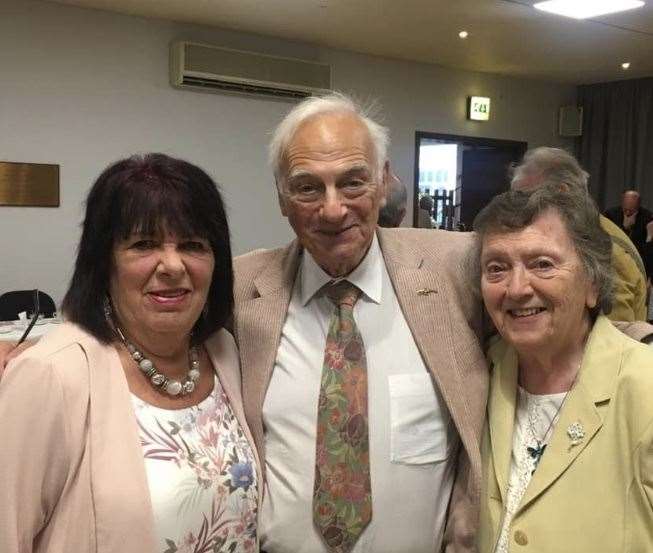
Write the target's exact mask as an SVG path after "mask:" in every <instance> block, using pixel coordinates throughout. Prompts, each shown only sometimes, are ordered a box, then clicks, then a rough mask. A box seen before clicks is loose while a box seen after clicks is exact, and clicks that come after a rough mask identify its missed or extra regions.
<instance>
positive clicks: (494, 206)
mask: <svg viewBox="0 0 653 553" xmlns="http://www.w3.org/2000/svg"><path fill="white" fill-rule="evenodd" d="M550 209H552V210H554V211H555V212H556V213H557V214H558V215H559V216H560V218H561V219H562V221H563V223H564V225H565V227H566V229H567V232H568V233H569V237H570V238H571V242H572V243H573V245H574V248H575V250H576V253H577V254H578V257H579V259H580V261H581V264H582V266H583V269H584V271H585V274H586V275H587V277H588V279H589V281H590V282H591V283H592V284H593V285H594V286H595V287H596V292H597V305H596V307H594V308H593V309H590V315H591V316H592V317H593V318H596V316H597V315H598V314H599V313H600V312H603V313H609V312H610V311H611V310H612V302H613V280H614V274H613V268H612V240H611V239H610V235H609V234H608V233H607V232H605V231H604V230H603V229H602V228H601V223H600V219H599V211H598V209H597V208H596V204H595V203H594V201H593V200H592V198H591V197H590V196H589V194H587V193H586V192H585V191H584V190H583V189H582V188H579V187H570V186H569V185H568V184H566V183H560V182H555V181H552V182H545V183H544V184H543V185H542V186H541V187H540V188H537V189H535V190H533V191H520V190H510V191H508V192H504V193H503V194H499V195H498V196H495V197H494V198H493V199H492V201H491V202H490V203H489V204H488V205H487V206H485V207H484V208H483V209H482V210H481V212H480V213H479V214H478V215H477V216H476V219H475V220H474V230H475V231H476V233H477V236H478V239H479V241H480V242H482V241H483V239H484V238H485V237H486V236H487V235H490V234H503V233H511V232H515V231H518V230H521V229H523V228H526V227H527V226H529V225H531V224H532V223H533V221H535V219H536V218H537V217H539V216H540V215H542V214H543V213H544V212H545V211H548V210H550ZM479 253H480V252H479Z"/></svg>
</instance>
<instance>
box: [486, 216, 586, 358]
mask: <svg viewBox="0 0 653 553" xmlns="http://www.w3.org/2000/svg"><path fill="white" fill-rule="evenodd" d="M481 290H482V293H483V300H484V302H485V307H486V309H487V310H488V313H489V314H490V316H491V317H492V320H493V321H494V324H495V326H496V327H497V330H498V331H499V332H500V334H501V336H502V337H503V338H504V339H505V340H507V341H508V342H509V343H511V344H512V345H513V346H514V347H515V349H516V350H517V351H518V352H520V353H528V354H537V353H543V352H546V353H554V352H556V351H562V350H564V349H566V348H574V347H577V346H579V345H580V346H582V344H583V341H584V339H585V337H586V335H587V332H588V330H589V322H590V317H589V311H588V308H591V307H594V306H595V305H596V302H597V294H596V290H595V287H594V286H593V285H592V284H591V283H590V282H589V279H588V278H587V276H586V274H585V271H584V269H583V266H582V264H581V261H580V259H579V257H578V254H577V253H576V250H575V248H574V246H573V243H572V241H571V238H570V237H569V233H568V232H567V229H566V228H565V225H564V223H563V221H562V219H561V218H560V215H559V214H558V213H557V212H556V211H555V210H553V209H549V210H547V211H545V212H543V213H542V214H541V215H539V216H538V217H537V218H536V219H535V220H534V221H533V222H532V223H531V224H530V225H529V226H528V227H526V228H524V229H521V230H518V231H515V232H509V233H494V234H488V235H486V236H485V237H484V239H483V244H482V251H481Z"/></svg>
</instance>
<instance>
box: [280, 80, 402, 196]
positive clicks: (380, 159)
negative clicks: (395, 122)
mask: <svg viewBox="0 0 653 553" xmlns="http://www.w3.org/2000/svg"><path fill="white" fill-rule="evenodd" d="M375 108H376V106H374V105H373V104H370V105H368V106H362V105H361V104H359V103H357V102H356V101H355V100H354V99H352V98H351V97H349V96H346V95H345V94H342V93H340V92H333V93H331V94H328V95H326V96H312V97H310V98H306V100H303V101H302V102H300V103H299V104H297V105H296V106H295V107H294V108H293V109H292V110H290V112H289V113H288V115H286V117H284V119H283V121H281V123H279V125H278V126H277V128H276V129H275V130H274V133H273V135H272V140H271V141H270V146H269V160H270V165H272V169H273V171H274V177H275V179H276V180H277V185H278V184H279V180H280V178H281V176H282V175H281V173H282V166H283V161H284V156H285V153H286V148H287V147H288V145H289V144H290V142H291V141H292V139H293V136H294V135H295V133H296V132H297V130H298V129H299V127H301V125H302V124H303V123H305V122H306V121H308V120H309V119H312V118H313V117H316V116H318V115H325V114H329V113H351V114H353V115H356V116H358V117H359V118H360V120H361V122H362V123H363V124H364V125H365V127H366V128H367V130H368V132H369V133H370V139H371V140H372V144H373V146H374V153H375V155H376V164H377V166H376V167H375V169H376V171H377V176H378V175H380V174H381V173H382V171H383V165H384V163H385V162H386V159H387V153H388V144H389V143H390V134H389V132H388V129H387V128H386V127H384V126H383V125H381V124H380V123H377V122H376V121H375V120H374V119H372V115H371V114H372V112H373V111H376V109H375Z"/></svg>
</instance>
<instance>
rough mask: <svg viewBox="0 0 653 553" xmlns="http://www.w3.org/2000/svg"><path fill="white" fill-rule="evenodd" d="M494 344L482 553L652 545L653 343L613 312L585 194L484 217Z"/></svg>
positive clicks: (623, 549)
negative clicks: (634, 334)
mask: <svg viewBox="0 0 653 553" xmlns="http://www.w3.org/2000/svg"><path fill="white" fill-rule="evenodd" d="M474 229H475V230H476V231H477V233H478V237H479V241H480V245H481V251H480V266H481V292H482V295H483V300H484V302H485V307H486V309H487V311H488V313H489V315H490V317H491V318H492V321H493V322H494V325H495V326H496V328H497V330H498V331H499V334H500V335H501V337H500V339H499V340H497V341H495V342H494V343H493V344H492V345H491V347H490V350H489V354H488V357H489V361H490V366H491V372H492V374H491V379H490V395H489V400H488V407H487V423H486V429H485V432H484V436H483V441H482V446H481V454H482V460H483V488H482V493H481V523H480V533H479V550H480V553H504V552H508V551H517V550H518V549H520V548H523V547H524V546H528V547H529V548H530V549H531V550H532V551H543V552H545V551H573V552H574V553H594V552H595V551H610V552H616V551H619V552H620V553H640V552H641V553H644V552H649V551H652V550H653V402H651V397H652V396H653V352H652V351H651V350H650V348H649V347H647V346H646V345H644V344H641V343H639V342H635V341H633V340H631V339H630V338H628V337H627V336H625V335H624V334H622V333H620V332H619V331H618V330H616V328H614V327H613V326H612V324H611V323H610V321H609V320H608V319H607V318H606V317H605V315H604V314H605V313H606V312H609V311H610V308H611V303H612V271H611V240H610V237H609V236H608V235H607V234H606V233H605V231H603V230H602V229H601V226H600V225H599V213H598V211H597V209H596V207H595V205H594V203H593V201H592V200H591V199H590V197H589V196H588V195H587V194H585V193H584V192H580V193H579V192H576V191H574V190H573V189H570V188H568V187H567V186H565V185H563V184H561V183H554V182H552V183H550V184H547V185H545V186H543V187H542V188H539V189H537V190H535V191H534V192H531V193H528V192H520V191H514V190H513V191H510V192H506V193H505V194H501V195H500V196H497V197H496V198H494V199H493V200H492V202H491V203H490V204H489V205H488V206H487V207H485V208H484V209H483V211H481V213H480V214H479V215H478V217H477V218H476V221H475V222H474Z"/></svg>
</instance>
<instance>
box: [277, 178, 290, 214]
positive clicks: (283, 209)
mask: <svg viewBox="0 0 653 553" xmlns="http://www.w3.org/2000/svg"><path fill="white" fill-rule="evenodd" d="M274 183H275V185H276V189H277V201H278V202H279V209H281V215H283V216H284V217H288V209H287V207H286V199H285V198H284V197H283V194H282V193H281V190H279V181H278V180H276V179H275V180H274Z"/></svg>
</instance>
